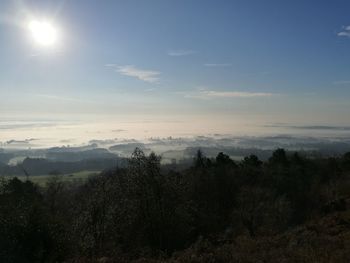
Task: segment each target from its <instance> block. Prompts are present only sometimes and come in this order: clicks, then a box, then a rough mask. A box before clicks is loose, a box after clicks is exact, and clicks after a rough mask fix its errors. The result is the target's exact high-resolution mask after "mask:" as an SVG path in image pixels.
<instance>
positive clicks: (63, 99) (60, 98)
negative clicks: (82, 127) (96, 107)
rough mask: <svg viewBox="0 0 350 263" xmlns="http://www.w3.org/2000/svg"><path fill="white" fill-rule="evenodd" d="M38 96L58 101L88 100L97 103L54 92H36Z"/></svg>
mask: <svg viewBox="0 0 350 263" xmlns="http://www.w3.org/2000/svg"><path fill="white" fill-rule="evenodd" d="M35 96H36V97H40V98H44V99H49V100H58V101H66V102H86V103H95V102H94V101H91V100H84V99H80V98H73V97H62V96H57V95H52V94H35Z"/></svg>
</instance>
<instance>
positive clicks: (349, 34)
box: [337, 26, 350, 37]
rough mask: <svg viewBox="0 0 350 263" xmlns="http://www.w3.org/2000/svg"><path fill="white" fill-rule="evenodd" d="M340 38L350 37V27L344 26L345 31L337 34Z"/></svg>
mask: <svg viewBox="0 0 350 263" xmlns="http://www.w3.org/2000/svg"><path fill="white" fill-rule="evenodd" d="M337 35H338V36H339V37H350V26H344V27H343V31H341V32H339V33H338V34H337Z"/></svg>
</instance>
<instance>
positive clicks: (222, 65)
mask: <svg viewBox="0 0 350 263" xmlns="http://www.w3.org/2000/svg"><path fill="white" fill-rule="evenodd" d="M204 66H206V67H231V66H232V64H231V63H206V64H204Z"/></svg>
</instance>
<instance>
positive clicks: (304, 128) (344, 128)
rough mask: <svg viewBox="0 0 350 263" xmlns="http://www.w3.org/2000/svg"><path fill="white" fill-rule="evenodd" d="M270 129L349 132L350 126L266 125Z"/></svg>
mask: <svg viewBox="0 0 350 263" xmlns="http://www.w3.org/2000/svg"><path fill="white" fill-rule="evenodd" d="M264 127H268V128H291V129H301V130H336V131H349V130H350V126H329V125H305V126H303V125H300V126H298V125H288V124H271V125H264Z"/></svg>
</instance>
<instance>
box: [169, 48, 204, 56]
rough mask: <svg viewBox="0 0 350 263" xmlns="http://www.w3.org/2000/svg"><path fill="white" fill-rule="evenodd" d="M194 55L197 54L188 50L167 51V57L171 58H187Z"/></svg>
mask: <svg viewBox="0 0 350 263" xmlns="http://www.w3.org/2000/svg"><path fill="white" fill-rule="evenodd" d="M194 53H197V52H196V51H194V50H190V49H178V50H170V51H168V55H169V56H172V57H181V56H188V55H192V54H194Z"/></svg>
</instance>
